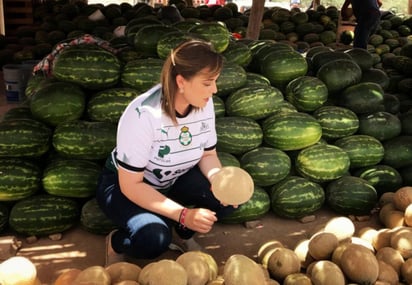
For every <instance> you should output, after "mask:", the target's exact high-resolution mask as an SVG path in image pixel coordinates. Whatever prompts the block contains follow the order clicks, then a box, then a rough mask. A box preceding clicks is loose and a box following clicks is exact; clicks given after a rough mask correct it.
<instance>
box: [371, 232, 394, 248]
mask: <svg viewBox="0 0 412 285" xmlns="http://www.w3.org/2000/svg"><path fill="white" fill-rule="evenodd" d="M391 235H392V231H391V229H388V228H382V229H379V230H378V233H377V234H376V235H375V236H374V238H373V240H372V245H373V247H374V248H375V250H379V249H380V248H382V247H386V246H390V245H391Z"/></svg>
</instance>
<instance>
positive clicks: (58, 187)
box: [42, 159, 101, 198]
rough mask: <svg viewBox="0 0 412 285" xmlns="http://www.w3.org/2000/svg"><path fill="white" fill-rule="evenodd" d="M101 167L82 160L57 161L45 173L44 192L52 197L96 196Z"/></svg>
mask: <svg viewBox="0 0 412 285" xmlns="http://www.w3.org/2000/svg"><path fill="white" fill-rule="evenodd" d="M100 172H101V165H100V164H98V163H96V162H93V161H90V160H81V159H56V160H53V161H51V162H50V163H49V164H48V165H47V166H46V167H45V169H44V171H43V177H42V184H43V188H44V190H45V191H46V192H47V193H49V194H52V195H56V196H62V197H71V198H88V197H91V196H93V195H94V194H95V192H96V187H97V180H98V178H99V175H100Z"/></svg>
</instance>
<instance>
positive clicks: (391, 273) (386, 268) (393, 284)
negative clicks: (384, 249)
mask: <svg viewBox="0 0 412 285" xmlns="http://www.w3.org/2000/svg"><path fill="white" fill-rule="evenodd" d="M378 264H379V275H378V281H381V282H387V283H389V284H390V285H398V283H399V276H398V273H396V271H395V269H393V267H392V266H390V265H389V264H387V263H385V262H383V261H382V260H378Z"/></svg>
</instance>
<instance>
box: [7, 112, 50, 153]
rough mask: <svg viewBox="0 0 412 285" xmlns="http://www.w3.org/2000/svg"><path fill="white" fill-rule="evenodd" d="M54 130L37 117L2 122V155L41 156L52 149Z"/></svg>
mask: <svg viewBox="0 0 412 285" xmlns="http://www.w3.org/2000/svg"><path fill="white" fill-rule="evenodd" d="M51 136H52V131H51V129H50V128H49V127H47V126H46V125H45V124H44V123H42V122H40V121H37V120H35V119H10V120H6V121H1V122H0V157H39V156H42V155H43V154H45V153H47V152H48V151H49V149H50V141H51Z"/></svg>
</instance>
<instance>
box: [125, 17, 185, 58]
mask: <svg viewBox="0 0 412 285" xmlns="http://www.w3.org/2000/svg"><path fill="white" fill-rule="evenodd" d="M175 31H179V29H177V28H176V27H173V26H169V25H164V24H150V25H144V26H143V27H141V28H140V29H139V30H138V31H137V32H136V34H135V35H134V39H133V46H134V48H135V50H137V51H138V52H141V53H142V54H143V56H144V57H158V53H157V43H158V41H159V40H160V39H161V38H162V36H164V35H165V34H168V33H170V32H175Z"/></svg>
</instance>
